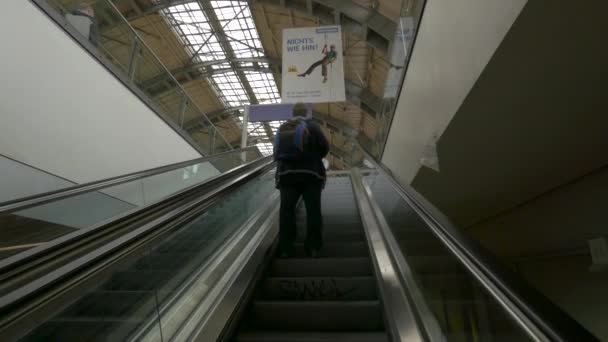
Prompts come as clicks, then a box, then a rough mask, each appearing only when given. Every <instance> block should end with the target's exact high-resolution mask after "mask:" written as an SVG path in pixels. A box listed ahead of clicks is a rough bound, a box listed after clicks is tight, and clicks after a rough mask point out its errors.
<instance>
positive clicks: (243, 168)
mask: <svg viewBox="0 0 608 342" xmlns="http://www.w3.org/2000/svg"><path fill="white" fill-rule="evenodd" d="M272 162H273V161H272V157H271V156H267V157H262V158H258V159H256V160H254V161H251V162H248V163H246V164H243V165H240V166H237V167H235V168H233V169H231V170H230V171H228V172H225V173H223V174H219V175H217V176H214V177H211V178H209V179H206V180H205V181H204V182H201V183H198V184H194V185H192V186H190V187H187V188H185V189H182V190H180V191H177V192H176V193H174V194H172V195H170V196H168V197H166V198H164V199H161V200H159V201H156V202H151V203H149V204H146V205H144V206H142V207H138V208H135V209H132V210H129V211H126V212H124V213H121V214H119V215H116V216H114V217H112V218H110V219H109V220H106V221H103V222H100V223H99V224H95V225H93V226H90V227H86V228H81V229H79V230H77V231H76V232H74V233H72V234H68V235H65V236H61V237H59V238H56V239H54V240H51V241H49V242H47V243H45V244H44V245H40V246H37V247H34V248H31V249H28V250H26V251H24V252H22V253H19V254H15V255H12V256H10V257H8V258H5V259H2V260H0V274H3V273H5V272H9V271H11V270H14V269H16V268H18V267H22V266H23V265H26V264H27V263H29V262H31V261H32V260H35V259H37V258H40V257H42V256H45V255H48V254H49V253H52V252H54V251H56V250H59V249H61V248H64V247H66V246H69V245H71V244H74V243H76V242H77V241H80V240H82V239H85V238H87V237H88V236H91V234H95V233H97V232H98V231H101V230H103V229H104V227H108V226H112V225H116V224H118V223H120V222H124V221H127V220H129V219H130V218H132V217H135V216H137V215H139V214H140V213H141V212H144V211H150V210H151V209H154V208H158V207H159V206H160V205H162V204H163V203H167V202H169V201H172V200H174V199H175V198H178V197H181V196H183V195H185V194H188V193H191V192H192V191H195V190H196V189H200V188H202V187H205V188H208V187H209V186H212V187H213V186H217V187H221V186H223V184H224V183H228V182H231V180H232V179H233V178H235V177H239V176H240V175H241V174H242V173H245V174H249V173H251V171H247V170H249V169H250V168H251V167H254V166H256V165H258V164H264V165H268V164H272Z"/></svg>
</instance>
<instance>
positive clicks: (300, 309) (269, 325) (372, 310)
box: [248, 301, 384, 332]
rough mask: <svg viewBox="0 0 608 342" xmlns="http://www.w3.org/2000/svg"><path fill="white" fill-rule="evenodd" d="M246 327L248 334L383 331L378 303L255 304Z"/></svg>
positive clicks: (296, 302)
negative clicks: (251, 332)
mask: <svg viewBox="0 0 608 342" xmlns="http://www.w3.org/2000/svg"><path fill="white" fill-rule="evenodd" d="M248 323H249V329H248V330H280V331H317V332H320V331H352V332H355V331H382V330H384V326H383V320H382V309H381V307H380V301H339V302H326V301H325V302H322V301H321V302H318V301H255V302H253V305H252V307H251V315H250V317H249V322H248Z"/></svg>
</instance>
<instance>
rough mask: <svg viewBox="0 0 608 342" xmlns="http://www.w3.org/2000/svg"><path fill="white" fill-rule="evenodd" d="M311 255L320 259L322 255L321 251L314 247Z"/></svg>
mask: <svg viewBox="0 0 608 342" xmlns="http://www.w3.org/2000/svg"><path fill="white" fill-rule="evenodd" d="M310 257H311V258H313V259H318V258H320V257H321V252H320V251H319V250H317V249H313V250H312V251H310Z"/></svg>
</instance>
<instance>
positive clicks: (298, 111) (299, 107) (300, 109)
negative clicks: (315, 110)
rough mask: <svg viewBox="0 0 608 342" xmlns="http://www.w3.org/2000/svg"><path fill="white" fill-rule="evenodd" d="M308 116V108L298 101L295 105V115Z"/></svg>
mask: <svg viewBox="0 0 608 342" xmlns="http://www.w3.org/2000/svg"><path fill="white" fill-rule="evenodd" d="M307 116H308V108H307V107H306V105H305V104H303V103H301V102H298V103H296V105H295V106H293V117H294V118H296V117H302V118H305V117H307Z"/></svg>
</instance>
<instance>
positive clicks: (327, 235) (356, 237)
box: [296, 229, 365, 242]
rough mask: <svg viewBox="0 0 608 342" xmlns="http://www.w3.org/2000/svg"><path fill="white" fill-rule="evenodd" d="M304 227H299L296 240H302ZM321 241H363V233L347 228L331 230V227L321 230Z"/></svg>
mask: <svg viewBox="0 0 608 342" xmlns="http://www.w3.org/2000/svg"><path fill="white" fill-rule="evenodd" d="M305 236H306V234H305V229H299V230H298V235H297V237H296V242H304V239H305ZM323 241H324V242H325V241H338V242H343V241H365V234H364V233H363V230H358V229H357V230H349V231H339V230H338V231H332V230H331V229H325V230H324V231H323Z"/></svg>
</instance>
